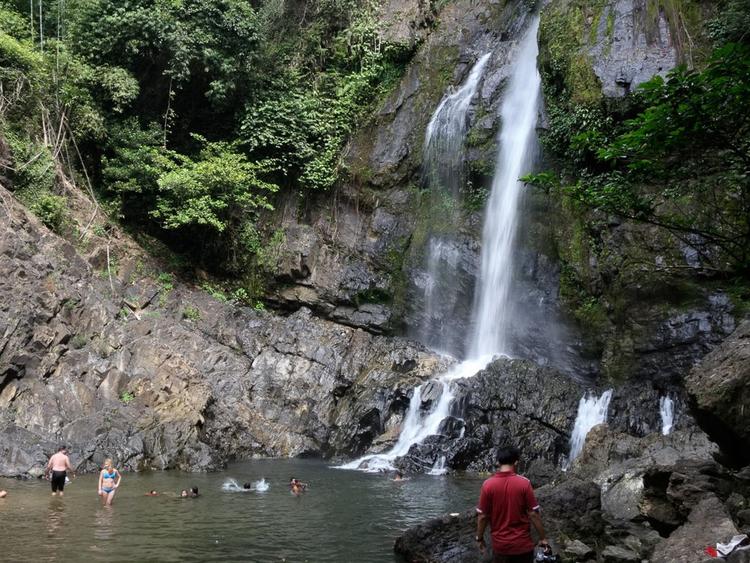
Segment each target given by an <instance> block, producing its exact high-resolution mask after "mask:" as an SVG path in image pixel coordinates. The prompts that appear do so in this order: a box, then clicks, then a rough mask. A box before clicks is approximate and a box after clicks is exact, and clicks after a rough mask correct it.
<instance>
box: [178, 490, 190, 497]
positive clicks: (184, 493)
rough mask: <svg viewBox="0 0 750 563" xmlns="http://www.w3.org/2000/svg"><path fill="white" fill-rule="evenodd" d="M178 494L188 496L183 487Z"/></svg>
mask: <svg viewBox="0 0 750 563" xmlns="http://www.w3.org/2000/svg"><path fill="white" fill-rule="evenodd" d="M180 496H181V497H186V496H188V492H187V491H186V490H185V489H182V492H181V493H180Z"/></svg>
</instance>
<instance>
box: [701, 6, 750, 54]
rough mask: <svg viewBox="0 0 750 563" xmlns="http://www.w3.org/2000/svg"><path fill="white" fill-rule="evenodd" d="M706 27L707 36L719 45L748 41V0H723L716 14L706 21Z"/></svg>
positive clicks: (749, 25)
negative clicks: (724, 0)
mask: <svg viewBox="0 0 750 563" xmlns="http://www.w3.org/2000/svg"><path fill="white" fill-rule="evenodd" d="M706 27H707V28H708V35H709V37H710V38H711V39H713V40H714V41H715V42H716V43H718V44H719V45H723V44H726V43H739V42H743V41H744V42H748V41H750V37H748V30H750V0H729V1H727V2H724V3H723V5H722V6H721V8H720V9H719V13H718V15H717V16H716V17H715V18H714V19H712V20H711V21H709V22H707V24H706Z"/></svg>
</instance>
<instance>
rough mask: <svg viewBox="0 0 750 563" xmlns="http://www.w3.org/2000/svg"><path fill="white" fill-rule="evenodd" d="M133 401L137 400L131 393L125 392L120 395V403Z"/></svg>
mask: <svg viewBox="0 0 750 563" xmlns="http://www.w3.org/2000/svg"><path fill="white" fill-rule="evenodd" d="M133 399H135V395H134V394H133V393H132V392H131V391H123V392H122V394H121V395H120V401H122V403H124V404H126V405H127V404H128V403H130V402H131V401H132V400H133Z"/></svg>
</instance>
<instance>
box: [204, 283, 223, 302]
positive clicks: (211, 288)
mask: <svg viewBox="0 0 750 563" xmlns="http://www.w3.org/2000/svg"><path fill="white" fill-rule="evenodd" d="M201 289H202V290H203V291H205V292H206V293H208V294H209V295H210V296H211V297H213V298H214V299H216V300H217V301H221V302H222V303H226V302H227V301H229V298H228V297H227V294H226V293H224V290H223V289H222V288H221V287H219V286H218V285H214V284H212V283H209V282H204V283H202V284H201Z"/></svg>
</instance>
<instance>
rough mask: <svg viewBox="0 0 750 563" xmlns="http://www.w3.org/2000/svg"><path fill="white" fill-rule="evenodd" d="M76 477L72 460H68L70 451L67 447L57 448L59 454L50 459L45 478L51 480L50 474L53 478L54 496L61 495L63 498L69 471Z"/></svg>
mask: <svg viewBox="0 0 750 563" xmlns="http://www.w3.org/2000/svg"><path fill="white" fill-rule="evenodd" d="M68 470H70V473H71V474H72V475H73V476H74V477H75V470H74V469H73V466H72V465H70V458H68V449H67V448H66V447H65V446H60V447H59V448H57V453H56V454H55V455H53V456H52V457H51V458H49V461H48V462H47V469H46V470H45V472H44V475H45V477H47V478H49V475H50V473H51V474H52V478H51V479H50V482H51V484H52V496H55V495H57V494H58V492H59V494H60V496H63V489H64V488H65V477H66V476H67V471H68Z"/></svg>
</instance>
